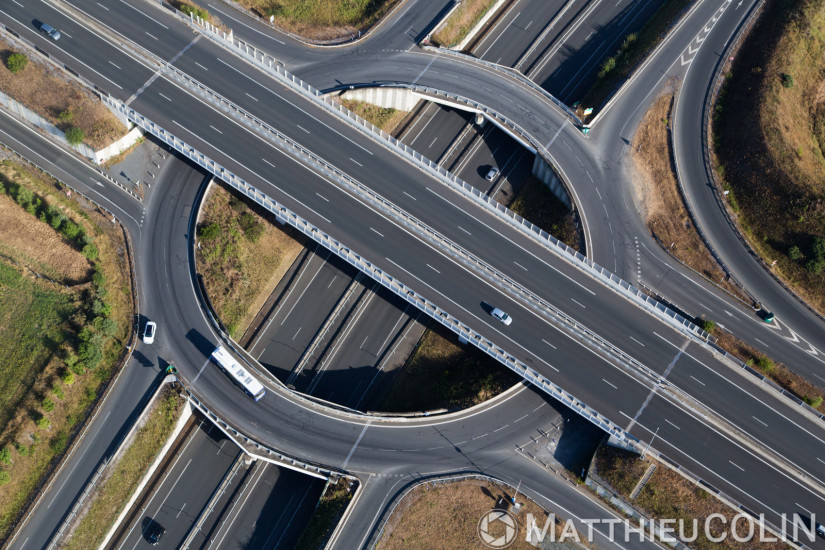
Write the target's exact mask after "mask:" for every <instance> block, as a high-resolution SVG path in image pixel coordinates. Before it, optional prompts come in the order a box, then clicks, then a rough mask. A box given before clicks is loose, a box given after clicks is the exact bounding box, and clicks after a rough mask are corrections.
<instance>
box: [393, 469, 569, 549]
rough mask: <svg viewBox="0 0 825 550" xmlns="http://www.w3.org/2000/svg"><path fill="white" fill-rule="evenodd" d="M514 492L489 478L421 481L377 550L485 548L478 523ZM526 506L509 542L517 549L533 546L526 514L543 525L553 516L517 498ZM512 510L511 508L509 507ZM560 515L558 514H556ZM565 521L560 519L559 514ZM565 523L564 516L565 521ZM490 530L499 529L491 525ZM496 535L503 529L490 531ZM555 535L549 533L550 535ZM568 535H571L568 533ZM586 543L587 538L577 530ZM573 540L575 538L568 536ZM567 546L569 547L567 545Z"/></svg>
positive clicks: (558, 526)
mask: <svg viewBox="0 0 825 550" xmlns="http://www.w3.org/2000/svg"><path fill="white" fill-rule="evenodd" d="M513 492H514V491H513V490H512V489H511V488H509V487H507V486H502V485H498V484H495V483H491V482H488V481H480V480H465V481H458V482H454V483H448V484H443V485H436V486H435V487H433V486H432V485H429V484H424V485H419V486H418V487H416V488H415V489H413V490H412V491H411V492H410V493H408V494H407V495H406V496H405V497H404V500H402V501H401V503H400V504H399V505H398V507H397V508H396V509H395V511H394V512H393V514H392V516H391V517H390V519H389V520H388V522H387V526H386V529H385V531H384V534H383V535H382V537H381V539H380V540H379V541H378V544H377V548H378V549H379V550H401V549H404V550H408V549H410V548H422V549H423V548H426V549H428V550H455V549H456V548H466V549H470V548H484V545H483V544H482V543H481V539H480V538H479V536H478V531H477V528H478V522H479V520H480V519H481V516H482V515H484V514H485V513H487V512H489V511H490V510H492V509H494V508H495V509H505V510H509V506H508V502H509V499H510V498H512V497H513V496H514V495H513ZM518 502H519V504H523V506H522V507H521V510H520V512H519V513H518V514H514V515H515V516H516V521H517V523H518V533H517V534H516V539H515V541H514V542H513V544H512V545H511V546H508V548H512V549H515V550H527V549H532V548H535V546H533V545H532V544H530V543H528V542H527V541H526V540H525V539H526V536H525V535H526V533H525V529H526V525H525V524H526V517H527V514H532V515H533V517H535V519H536V524H537V525H538V528H539V529H542V528H543V527H544V524H545V522H546V520H547V518H548V517H549V513H548V512H547V511H546V510H544V509H543V508H541V507H540V506H539V505H538V504H536V503H535V502H533V501H531V500H529V499H527V498H526V497H524V495H521V494H520V495H519V496H518ZM509 511H510V512H511V513H513V512H512V510H509ZM557 518H558V516H557ZM559 519H561V518H559ZM562 521H563V519H562ZM562 526H563V524H559V523H556V525H555V530H556V540H559V537H560V536H561V534H562V532H561V529H562ZM491 528H496V526H495V525H491ZM490 534H491V535H493V536H502V535H503V534H504V533H503V529H502V530H501V532H500V533H499V532H496V531H491V532H490ZM550 536H551V534H550V531H548V534H547V539H549V538H550ZM568 536H569V534H568ZM579 536H580V538H581V540H582V541H584V538H585V537H584V536H583V535H581V534H579ZM566 540H567V541H568V543H571V542H572V537H571V538H567V539H566ZM568 547H571V545H570V544H568Z"/></svg>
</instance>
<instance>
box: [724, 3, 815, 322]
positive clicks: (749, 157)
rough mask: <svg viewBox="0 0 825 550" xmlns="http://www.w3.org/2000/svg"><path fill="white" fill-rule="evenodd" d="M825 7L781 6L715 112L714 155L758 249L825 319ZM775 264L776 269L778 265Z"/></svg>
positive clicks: (771, 11) (739, 58)
mask: <svg viewBox="0 0 825 550" xmlns="http://www.w3.org/2000/svg"><path fill="white" fill-rule="evenodd" d="M824 74H825V2H823V1H822V0H797V1H793V2H792V1H787V0H773V1H769V2H767V3H766V4H765V7H764V8H763V13H762V15H761V16H760V17H759V20H758V22H757V23H756V25H755V27H754V28H753V29H752V30H751V31H750V35H749V37H748V38H747V39H745V40H744V42H743V44H742V46H741V48H740V50H739V51H738V52H737V53H736V55H735V60H734V62H733V65H732V67H731V70H730V72H728V74H727V75H726V76H727V78H726V79H725V82H724V84H723V88H722V91H721V92H720V95H719V98H718V100H717V103H716V105H715V112H714V121H713V148H714V152H715V154H716V160H717V161H718V162H717V164H716V171H717V175H718V180H719V183H720V185H721V186H722V187H723V189H724V190H726V191H729V194H728V195H727V199H728V207H729V209H730V211H731V213H732V215H733V216H734V218H735V219H736V221H737V223H738V225H739V227H740V229H741V230H742V233H743V234H744V235H745V237H746V239H747V240H748V242H749V243H750V245H751V246H752V247H753V248H754V250H756V252H757V253H758V254H759V255H760V256H761V257H762V258H763V259H764V260H765V262H766V263H767V264H768V265H772V270H773V271H774V273H776V274H777V275H778V276H779V277H781V278H782V279H783V280H784V281H785V282H786V283H787V284H789V285H790V286H791V287H792V288H793V289H794V291H795V292H796V293H797V294H799V295H800V296H801V297H802V298H803V299H804V300H805V301H806V302H807V303H808V304H809V305H810V306H812V307H814V308H815V309H817V310H818V311H819V312H820V314H822V313H825V77H823V75H824ZM774 263H775V265H774Z"/></svg>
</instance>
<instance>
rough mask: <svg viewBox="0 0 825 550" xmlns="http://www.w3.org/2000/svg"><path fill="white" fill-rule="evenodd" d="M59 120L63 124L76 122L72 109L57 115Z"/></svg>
mask: <svg viewBox="0 0 825 550" xmlns="http://www.w3.org/2000/svg"><path fill="white" fill-rule="evenodd" d="M57 120H59V121H60V122H62V123H63V124H70V123H71V122H72V121H73V120H74V113H73V112H72V110H71V109H66V110H65V111H60V114H59V115H57Z"/></svg>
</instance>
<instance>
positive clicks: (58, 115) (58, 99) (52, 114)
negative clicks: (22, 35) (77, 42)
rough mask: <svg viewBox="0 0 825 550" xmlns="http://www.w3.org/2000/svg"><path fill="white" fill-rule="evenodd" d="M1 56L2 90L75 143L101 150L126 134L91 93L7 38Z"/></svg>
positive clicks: (1, 42)
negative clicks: (47, 66)
mask: <svg viewBox="0 0 825 550" xmlns="http://www.w3.org/2000/svg"><path fill="white" fill-rule="evenodd" d="M0 59H2V64H0V65H2V66H0V91H2V92H3V93H5V94H6V95H8V96H9V97H11V98H12V99H14V100H15V101H18V102H20V103H22V104H23V105H25V106H26V107H28V108H29V109H31V110H32V111H34V112H35V113H37V114H39V115H40V116H42V117H43V118H45V119H46V120H48V121H49V122H51V123H52V124H54V125H55V126H57V127H58V128H60V129H61V130H62V131H63V132H65V133H66V140H67V141H68V142H69V143H71V144H72V145H77V144H79V143H86V144H87V145H89V147H91V148H92V149H95V150H99V149H102V148H103V147H106V146H107V145H110V144H112V143H114V142H115V141H117V140H118V139H120V138H121V137H123V135H124V134H125V133H126V128H125V127H124V126H123V124H122V123H121V122H120V121H119V120H118V119H117V118H116V117H115V116H114V115H113V114H112V113H111V111H109V109H107V108H106V107H105V106H104V105H103V104H102V103H101V102H100V100H98V99H97V98H96V97H95V96H94V95H92V93H91V92H89V91H88V90H86V89H85V88H84V87H83V86H81V85H80V84H78V83H76V82H74V81H71V80H68V79H67V78H65V77H63V76H62V75H61V74H60V73H58V72H57V71H55V70H52V69H50V68H46V67H44V66H43V65H41V64H40V63H37V61H36V60H35V59H28V58H27V56H26V55H25V54H23V53H21V52H17V51H14V50H13V49H12V46H11V45H9V44H8V43H7V42H5V41H3V40H0ZM23 60H25V61H23Z"/></svg>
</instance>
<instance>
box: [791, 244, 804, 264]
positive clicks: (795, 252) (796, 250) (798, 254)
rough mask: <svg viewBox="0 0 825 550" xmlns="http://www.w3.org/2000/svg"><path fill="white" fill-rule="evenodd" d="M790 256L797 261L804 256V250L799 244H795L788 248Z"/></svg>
mask: <svg viewBox="0 0 825 550" xmlns="http://www.w3.org/2000/svg"><path fill="white" fill-rule="evenodd" d="M788 257H789V258H790V259H792V260H793V261H796V260H798V259H799V258H801V257H802V251H801V250H799V247H798V246H796V245H794V246H792V247H790V248H789V249H788Z"/></svg>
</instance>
